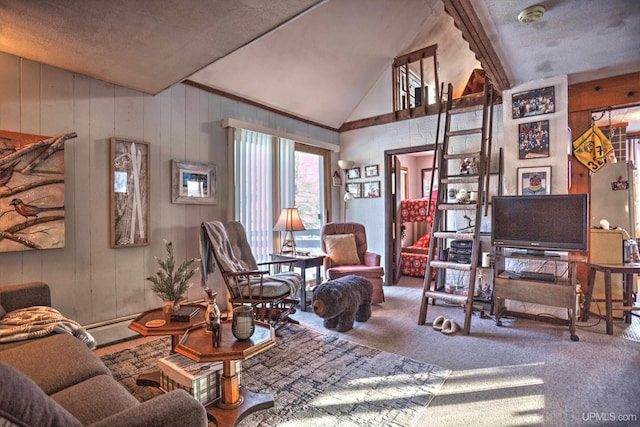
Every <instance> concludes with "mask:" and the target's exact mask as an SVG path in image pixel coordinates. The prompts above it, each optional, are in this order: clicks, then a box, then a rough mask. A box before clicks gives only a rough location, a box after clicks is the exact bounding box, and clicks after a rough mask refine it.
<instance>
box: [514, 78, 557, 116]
mask: <svg viewBox="0 0 640 427" xmlns="http://www.w3.org/2000/svg"><path fill="white" fill-rule="evenodd" d="M555 102H556V101H555V96H554V89H553V86H549V87H543V88H541V89H533V90H528V91H525V92H518V93H514V94H513V95H512V96H511V112H512V117H513V118H514V119H521V118H523V117H530V116H539V115H540V114H550V113H555V111H556V107H555Z"/></svg>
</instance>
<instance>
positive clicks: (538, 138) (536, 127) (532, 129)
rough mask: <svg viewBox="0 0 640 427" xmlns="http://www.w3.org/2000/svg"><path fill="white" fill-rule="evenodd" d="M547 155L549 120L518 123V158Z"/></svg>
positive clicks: (533, 157)
mask: <svg viewBox="0 0 640 427" xmlns="http://www.w3.org/2000/svg"><path fill="white" fill-rule="evenodd" d="M538 157H549V120H540V121H538V122H531V123H520V125H519V126H518V158H519V159H520V160H523V159H535V158H538Z"/></svg>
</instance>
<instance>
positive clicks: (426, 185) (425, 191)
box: [421, 168, 438, 198]
mask: <svg viewBox="0 0 640 427" xmlns="http://www.w3.org/2000/svg"><path fill="white" fill-rule="evenodd" d="M421 172H422V197H423V198H425V197H426V198H428V197H429V191H430V189H431V174H432V172H433V169H431V168H429V169H421ZM437 189H438V170H437V169H436V171H435V173H434V175H433V190H434V191H435V190H437Z"/></svg>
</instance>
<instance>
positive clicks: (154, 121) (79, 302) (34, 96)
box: [0, 53, 339, 324]
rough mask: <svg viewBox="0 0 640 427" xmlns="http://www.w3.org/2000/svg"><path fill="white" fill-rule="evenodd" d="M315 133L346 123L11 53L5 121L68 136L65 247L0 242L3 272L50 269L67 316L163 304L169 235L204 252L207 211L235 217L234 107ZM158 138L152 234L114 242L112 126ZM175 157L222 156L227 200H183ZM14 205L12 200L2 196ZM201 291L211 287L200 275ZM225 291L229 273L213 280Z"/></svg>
mask: <svg viewBox="0 0 640 427" xmlns="http://www.w3.org/2000/svg"><path fill="white" fill-rule="evenodd" d="M229 117H231V118H236V119H239V120H244V121H247V122H255V123H258V124H260V125H263V126H266V127H269V128H272V129H282V130H284V131H287V132H290V133H295V134H304V135H306V136H309V137H312V138H315V139H318V140H324V141H327V142H331V143H335V144H338V141H339V136H338V134H337V133H336V132H331V131H329V130H326V129H314V128H313V127H311V126H310V125H309V124H307V123H302V122H296V121H295V120H292V119H289V118H283V117H278V116H277V115H276V114H274V113H272V112H266V111H263V110H260V109H258V108H256V107H254V106H249V105H246V104H242V103H241V102H239V101H237V100H230V99H227V98H224V97H221V96H219V95H216V94H211V93H208V92H205V91H203V90H201V89H199V88H196V87H193V86H188V85H184V84H177V85H175V86H173V87H171V88H169V89H167V90H165V91H164V92H162V93H160V94H158V95H156V96H149V95H144V94H142V93H140V92H136V91H133V90H129V89H125V88H123V87H119V86H116V85H113V84H110V83H105V82H102V81H99V80H95V79H91V78H88V77H84V76H81V75H77V74H74V73H70V72H67V71H63V70H60V69H57V68H53V67H49V66H46V65H44V64H40V63H37V62H33V61H29V60H25V59H21V58H19V57H16V56H12V55H8V54H4V53H0V129H2V130H8V131H14V132H24V133H33V134H40V135H49V136H53V135H58V134H62V133H67V132H76V133H77V134H78V137H77V138H75V139H72V140H70V141H67V143H66V144H65V218H66V222H65V227H66V246H65V248H64V249H54V250H43V251H25V252H9V253H0V284H12V283H21V282H27V281H33V280H42V281H45V282H47V283H49V284H50V286H51V288H52V299H53V304H54V306H55V307H56V308H58V309H59V310H60V311H62V312H63V313H64V314H65V315H66V316H67V317H70V318H73V319H76V320H77V321H79V322H80V323H82V324H90V323H96V322H101V321H105V320H110V319H116V318H119V317H122V316H128V315H131V314H135V313H138V312H141V311H143V310H146V309H149V308H153V307H157V306H159V305H160V300H159V298H158V297H157V296H156V295H155V294H154V293H153V292H151V291H150V283H149V282H147V281H145V277H147V276H149V275H151V274H153V273H154V272H155V271H156V270H157V264H156V262H155V260H154V256H158V257H164V255H165V253H164V244H163V239H167V240H170V241H172V242H173V244H174V247H175V251H176V256H177V258H178V260H179V261H181V260H182V259H186V258H191V257H199V246H198V234H199V227H200V223H201V222H202V221H210V220H214V219H227V217H228V216H229V215H232V214H233V210H232V209H230V208H229V207H228V205H227V203H226V201H227V200H228V192H227V188H226V187H227V184H228V182H229V172H228V171H229V170H230V168H229V167H228V165H227V163H228V162H227V161H226V160H227V158H228V154H229V153H228V148H227V142H226V139H227V132H226V129H223V128H222V127H221V125H220V122H221V120H222V119H223V118H229ZM113 136H118V137H123V138H131V139H137V140H144V141H147V142H149V144H150V156H151V158H150V165H151V167H150V168H151V194H150V206H151V219H150V220H151V231H150V233H151V234H150V245H149V246H144V247H134V248H120V249H111V248H110V247H109V235H108V233H109V193H108V183H109V177H108V173H109V167H108V153H109V138H110V137H113ZM171 159H177V160H187V161H194V162H203V163H214V164H216V166H217V178H218V182H217V199H218V203H217V205H184V204H172V203H171V202H170V199H171V165H170V163H171ZM0 208H2V209H6V207H0ZM194 279H195V280H194V287H193V288H192V289H191V290H190V291H189V298H190V299H198V298H200V297H201V296H202V292H201V289H200V286H199V282H200V280H199V275H197V276H196V277H195V278H194ZM209 286H211V287H212V288H213V289H214V291H217V292H220V294H223V292H225V291H224V284H223V283H222V282H221V280H220V278H219V276H218V275H214V276H213V278H211V279H210V280H209Z"/></svg>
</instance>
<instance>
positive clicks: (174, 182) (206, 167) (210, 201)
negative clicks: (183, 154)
mask: <svg viewBox="0 0 640 427" xmlns="http://www.w3.org/2000/svg"><path fill="white" fill-rule="evenodd" d="M171 202H172V203H187V204H200V205H215V204H216V165H213V164H209V163H194V162H183V161H180V160H172V161H171Z"/></svg>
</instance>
